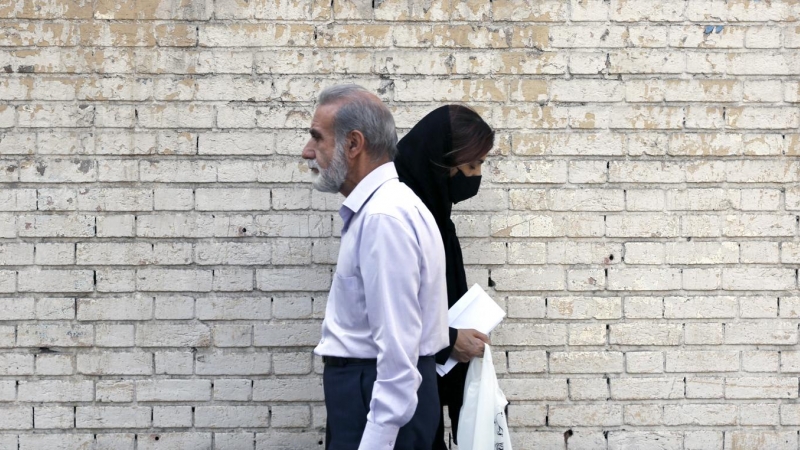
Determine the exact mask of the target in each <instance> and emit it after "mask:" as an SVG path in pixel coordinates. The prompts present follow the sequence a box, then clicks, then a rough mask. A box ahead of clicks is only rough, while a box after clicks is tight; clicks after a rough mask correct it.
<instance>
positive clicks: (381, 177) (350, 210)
mask: <svg viewBox="0 0 800 450" xmlns="http://www.w3.org/2000/svg"><path fill="white" fill-rule="evenodd" d="M395 178H397V169H395V167H394V163H393V162H391V161H390V162H387V163H386V164H383V165H381V166H378V167H377V168H375V169H374V170H373V171H372V172H370V173H368V174H367V176H366V177H364V179H363V180H361V182H360V183H358V184H357V185H356V187H355V188H354V189H353V192H351V193H350V195H348V196H347V198H346V199H345V200H344V203H342V208H341V209H339V215H340V216H341V217H342V220H344V222H345V225H344V227H345V229H346V228H347V225H348V222H350V219H351V218H352V217H353V216H354V215H356V214H357V213H358V211H359V210H361V207H362V206H364V204H365V203H367V201H368V200H369V199H370V197H372V194H374V193H375V191H377V190H378V188H379V187H381V186H382V185H383V183H386V182H387V181H389V180H392V179H395Z"/></svg>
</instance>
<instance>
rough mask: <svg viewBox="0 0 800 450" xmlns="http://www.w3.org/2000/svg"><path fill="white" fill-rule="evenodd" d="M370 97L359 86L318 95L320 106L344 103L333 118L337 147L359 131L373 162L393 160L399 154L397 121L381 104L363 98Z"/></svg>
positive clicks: (330, 89) (345, 87)
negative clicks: (384, 159) (347, 137)
mask: <svg viewBox="0 0 800 450" xmlns="http://www.w3.org/2000/svg"><path fill="white" fill-rule="evenodd" d="M368 93H369V91H367V90H366V89H364V88H363V87H361V86H359V85H357V84H340V85H337V86H331V87H328V88H326V89H324V90H323V91H322V92H321V93H320V94H319V98H318V99H317V106H322V105H328V104H331V103H337V102H340V101H341V102H342V106H340V107H339V109H338V110H337V111H336V114H335V115H334V117H333V130H334V133H335V135H336V143H337V144H341V145H344V139H345V137H346V136H347V134H348V133H350V132H351V131H353V130H358V131H360V132H361V133H362V134H363V135H364V138H365V139H366V141H367V151H368V153H369V155H370V156H371V157H372V160H373V161H377V160H380V159H381V158H383V157H388V158H389V159H390V160H394V157H395V155H396V154H397V130H395V126H394V117H392V113H391V112H390V111H389V108H387V107H386V105H384V104H383V103H382V102H381V101H373V100H372V99H370V98H369V97H368V96H367V95H364V94H368Z"/></svg>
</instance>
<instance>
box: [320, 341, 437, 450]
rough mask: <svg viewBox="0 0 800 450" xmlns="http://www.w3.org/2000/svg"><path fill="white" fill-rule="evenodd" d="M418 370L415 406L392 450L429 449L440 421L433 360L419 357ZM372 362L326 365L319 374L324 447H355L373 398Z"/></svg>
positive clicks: (333, 449) (337, 449)
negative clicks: (324, 417)
mask: <svg viewBox="0 0 800 450" xmlns="http://www.w3.org/2000/svg"><path fill="white" fill-rule="evenodd" d="M417 369H418V370H419V373H420V374H421V375H422V384H420V386H419V389H418V390H417V399H418V403H417V409H416V411H415V412H414V416H413V417H411V420H410V421H409V422H408V423H407V424H406V425H404V426H403V427H402V428H400V432H399V433H398V435H397V440H396V441H395V445H394V448H395V450H430V449H431V447H432V446H433V438H434V433H435V432H436V427H437V425H438V424H439V415H440V414H441V412H440V411H441V410H440V408H439V392H438V387H437V385H436V361H435V360H434V359H433V357H432V356H430V357H427V356H423V357H420V359H419V363H418V364H417ZM377 375H378V372H377V367H376V366H375V364H353V365H346V366H342V367H337V366H328V365H326V366H325V371H324V372H323V375H322V383H323V389H324V391H325V408H326V409H327V411H328V423H327V426H326V430H325V450H356V449H358V444H359V443H360V442H361V435H362V434H363V433H364V428H366V426H367V413H368V412H369V403H370V401H371V400H372V386H373V384H374V383H375V378H376V377H377Z"/></svg>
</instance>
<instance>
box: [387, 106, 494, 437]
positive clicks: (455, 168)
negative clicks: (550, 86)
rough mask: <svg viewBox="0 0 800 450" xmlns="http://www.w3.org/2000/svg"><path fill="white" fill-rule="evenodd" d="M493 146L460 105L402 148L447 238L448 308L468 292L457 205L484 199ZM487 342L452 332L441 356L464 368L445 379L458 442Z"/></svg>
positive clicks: (405, 167)
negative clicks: (473, 370) (472, 378)
mask: <svg viewBox="0 0 800 450" xmlns="http://www.w3.org/2000/svg"><path fill="white" fill-rule="evenodd" d="M492 145H494V131H492V129H491V128H490V127H489V125H487V124H486V122H484V121H483V119H482V118H481V116H479V115H478V113H476V112H475V111H473V110H472V109H470V108H467V107H465V106H460V105H447V106H442V107H440V108H438V109H435V110H434V111H432V112H431V113H430V114H428V115H427V116H425V117H424V118H423V119H422V120H420V121H419V123H418V124H417V125H415V126H414V128H413V129H411V131H409V132H408V134H407V135H406V136H405V137H403V139H401V140H400V142H398V144H397V147H398V153H397V157H396V158H395V166H396V168H397V173H398V175H399V176H400V180H401V181H402V182H404V183H406V184H407V185H408V186H409V187H410V188H411V189H412V190H413V191H414V193H416V194H417V196H418V197H419V198H420V199H421V200H422V201H423V202H424V203H425V205H426V206H427V207H428V209H429V210H430V211H431V213H432V214H433V217H434V218H435V219H436V224H437V225H438V226H439V231H440V232H441V234H442V241H443V242H444V251H445V257H446V261H447V272H446V274H447V303H448V307H450V306H453V304H454V303H455V302H456V301H458V299H459V298H461V296H462V295H464V294H465V293H466V292H467V277H466V274H465V273H464V262H463V260H462V258H461V246H460V245H459V243H458V236H456V229H455V225H454V224H453V221H452V220H451V219H450V212H451V210H452V208H453V204H454V203H458V202H460V201H463V200H466V199H468V198H470V197H473V196H474V195H475V194H477V193H478V189H479V188H480V182H481V164H483V161H484V158H485V157H486V155H487V154H488V153H489V150H491V148H492ZM484 342H486V343H488V342H489V338H488V337H487V336H486V335H484V334H482V333H480V332H478V331H477V330H456V329H454V328H450V346H449V347H447V348H446V349H444V350H442V351H441V352H439V353H438V354H437V355H436V362H437V363H439V364H443V363H444V362H445V361H447V359H448V358H449V357H451V356H453V357H454V358H455V359H456V360H458V361H460V362H461V363H460V364H457V365H456V366H455V367H454V368H453V369H452V370H451V371H450V372H449V373H448V374H447V375H445V376H444V377H439V400H440V402H441V404H442V405H448V411H449V415H450V421H451V423H452V427H453V435H454V436H455V435H456V431H457V429H458V414H459V411H460V410H461V404H462V403H463V397H464V380H465V378H466V374H467V367H468V365H467V364H465V363H466V362H468V361H469V360H470V359H472V358H473V357H476V356H482V355H483V344H484ZM440 449H445V450H446V449H447V444H446V443H445V441H444V417H443V414H440V419H439V430H438V431H437V436H436V441H435V442H434V450H440Z"/></svg>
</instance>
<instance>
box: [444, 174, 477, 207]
mask: <svg viewBox="0 0 800 450" xmlns="http://www.w3.org/2000/svg"><path fill="white" fill-rule="evenodd" d="M447 184H448V187H449V188H450V201H452V202H453V203H458V202H463V201H464V200H466V199H468V198H472V197H474V196H475V195H477V194H478V189H480V187H481V176H480V175H473V176H471V177H468V176H466V175H464V172H462V171H460V170H457V171H456V174H455V175H453V176H452V177H450V178H449V179H448V180H447Z"/></svg>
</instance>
